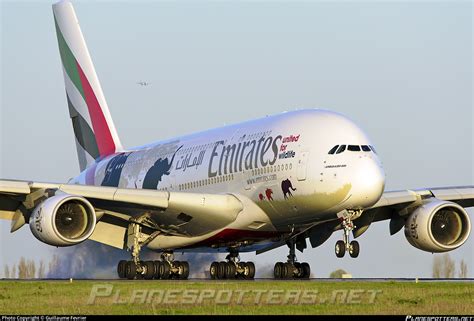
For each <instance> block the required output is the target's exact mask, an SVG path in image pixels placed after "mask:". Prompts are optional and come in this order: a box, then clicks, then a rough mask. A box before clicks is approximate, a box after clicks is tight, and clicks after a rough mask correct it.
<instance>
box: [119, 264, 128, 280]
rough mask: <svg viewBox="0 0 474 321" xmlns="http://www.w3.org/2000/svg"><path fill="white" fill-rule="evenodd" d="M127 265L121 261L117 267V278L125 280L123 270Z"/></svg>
mask: <svg viewBox="0 0 474 321" xmlns="http://www.w3.org/2000/svg"><path fill="white" fill-rule="evenodd" d="M126 265H127V261H125V260H121V261H120V262H119V263H118V265H117V273H118V276H119V278H121V279H125V268H126Z"/></svg>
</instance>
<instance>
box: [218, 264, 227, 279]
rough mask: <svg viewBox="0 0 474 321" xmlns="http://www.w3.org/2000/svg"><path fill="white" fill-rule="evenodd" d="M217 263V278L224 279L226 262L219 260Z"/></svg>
mask: <svg viewBox="0 0 474 321" xmlns="http://www.w3.org/2000/svg"><path fill="white" fill-rule="evenodd" d="M218 264H219V265H218V266H217V278H218V279H219V280H224V279H225V277H226V273H225V272H226V265H227V262H219V263H218Z"/></svg>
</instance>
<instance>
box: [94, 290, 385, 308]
mask: <svg viewBox="0 0 474 321" xmlns="http://www.w3.org/2000/svg"><path fill="white" fill-rule="evenodd" d="M380 294H382V290H363V289H347V290H346V289H340V290H334V291H331V292H329V293H325V294H322V293H319V291H318V290H299V289H288V290H275V289H273V290H269V289H260V290H257V289H254V290H224V289H219V290H216V289H169V290H163V289H134V290H133V291H131V292H130V293H122V292H121V289H115V290H114V286H113V285H112V284H95V285H93V286H92V289H91V292H90V295H89V298H88V300H87V304H89V305H92V304H95V303H97V302H98V301H101V300H107V301H108V302H109V303H111V304H146V305H150V304H151V305H152V306H153V307H157V306H158V305H162V304H163V305H173V304H176V305H203V304H215V305H228V304H231V303H232V304H238V305H315V304H373V303H374V302H375V301H376V298H377V296H378V295H380ZM101 302H102V301H101Z"/></svg>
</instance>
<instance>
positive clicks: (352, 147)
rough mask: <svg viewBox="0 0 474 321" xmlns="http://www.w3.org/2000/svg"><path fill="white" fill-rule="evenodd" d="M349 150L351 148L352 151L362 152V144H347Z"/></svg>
mask: <svg viewBox="0 0 474 321" xmlns="http://www.w3.org/2000/svg"><path fill="white" fill-rule="evenodd" d="M347 150H350V151H351V152H360V146H359V145H349V146H347Z"/></svg>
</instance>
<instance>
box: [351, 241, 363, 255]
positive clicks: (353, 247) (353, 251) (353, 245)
mask: <svg viewBox="0 0 474 321" xmlns="http://www.w3.org/2000/svg"><path fill="white" fill-rule="evenodd" d="M359 250H360V247H359V242H357V241H352V242H351V243H350V244H349V255H350V256H351V257H354V258H355V257H358V256H359Z"/></svg>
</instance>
